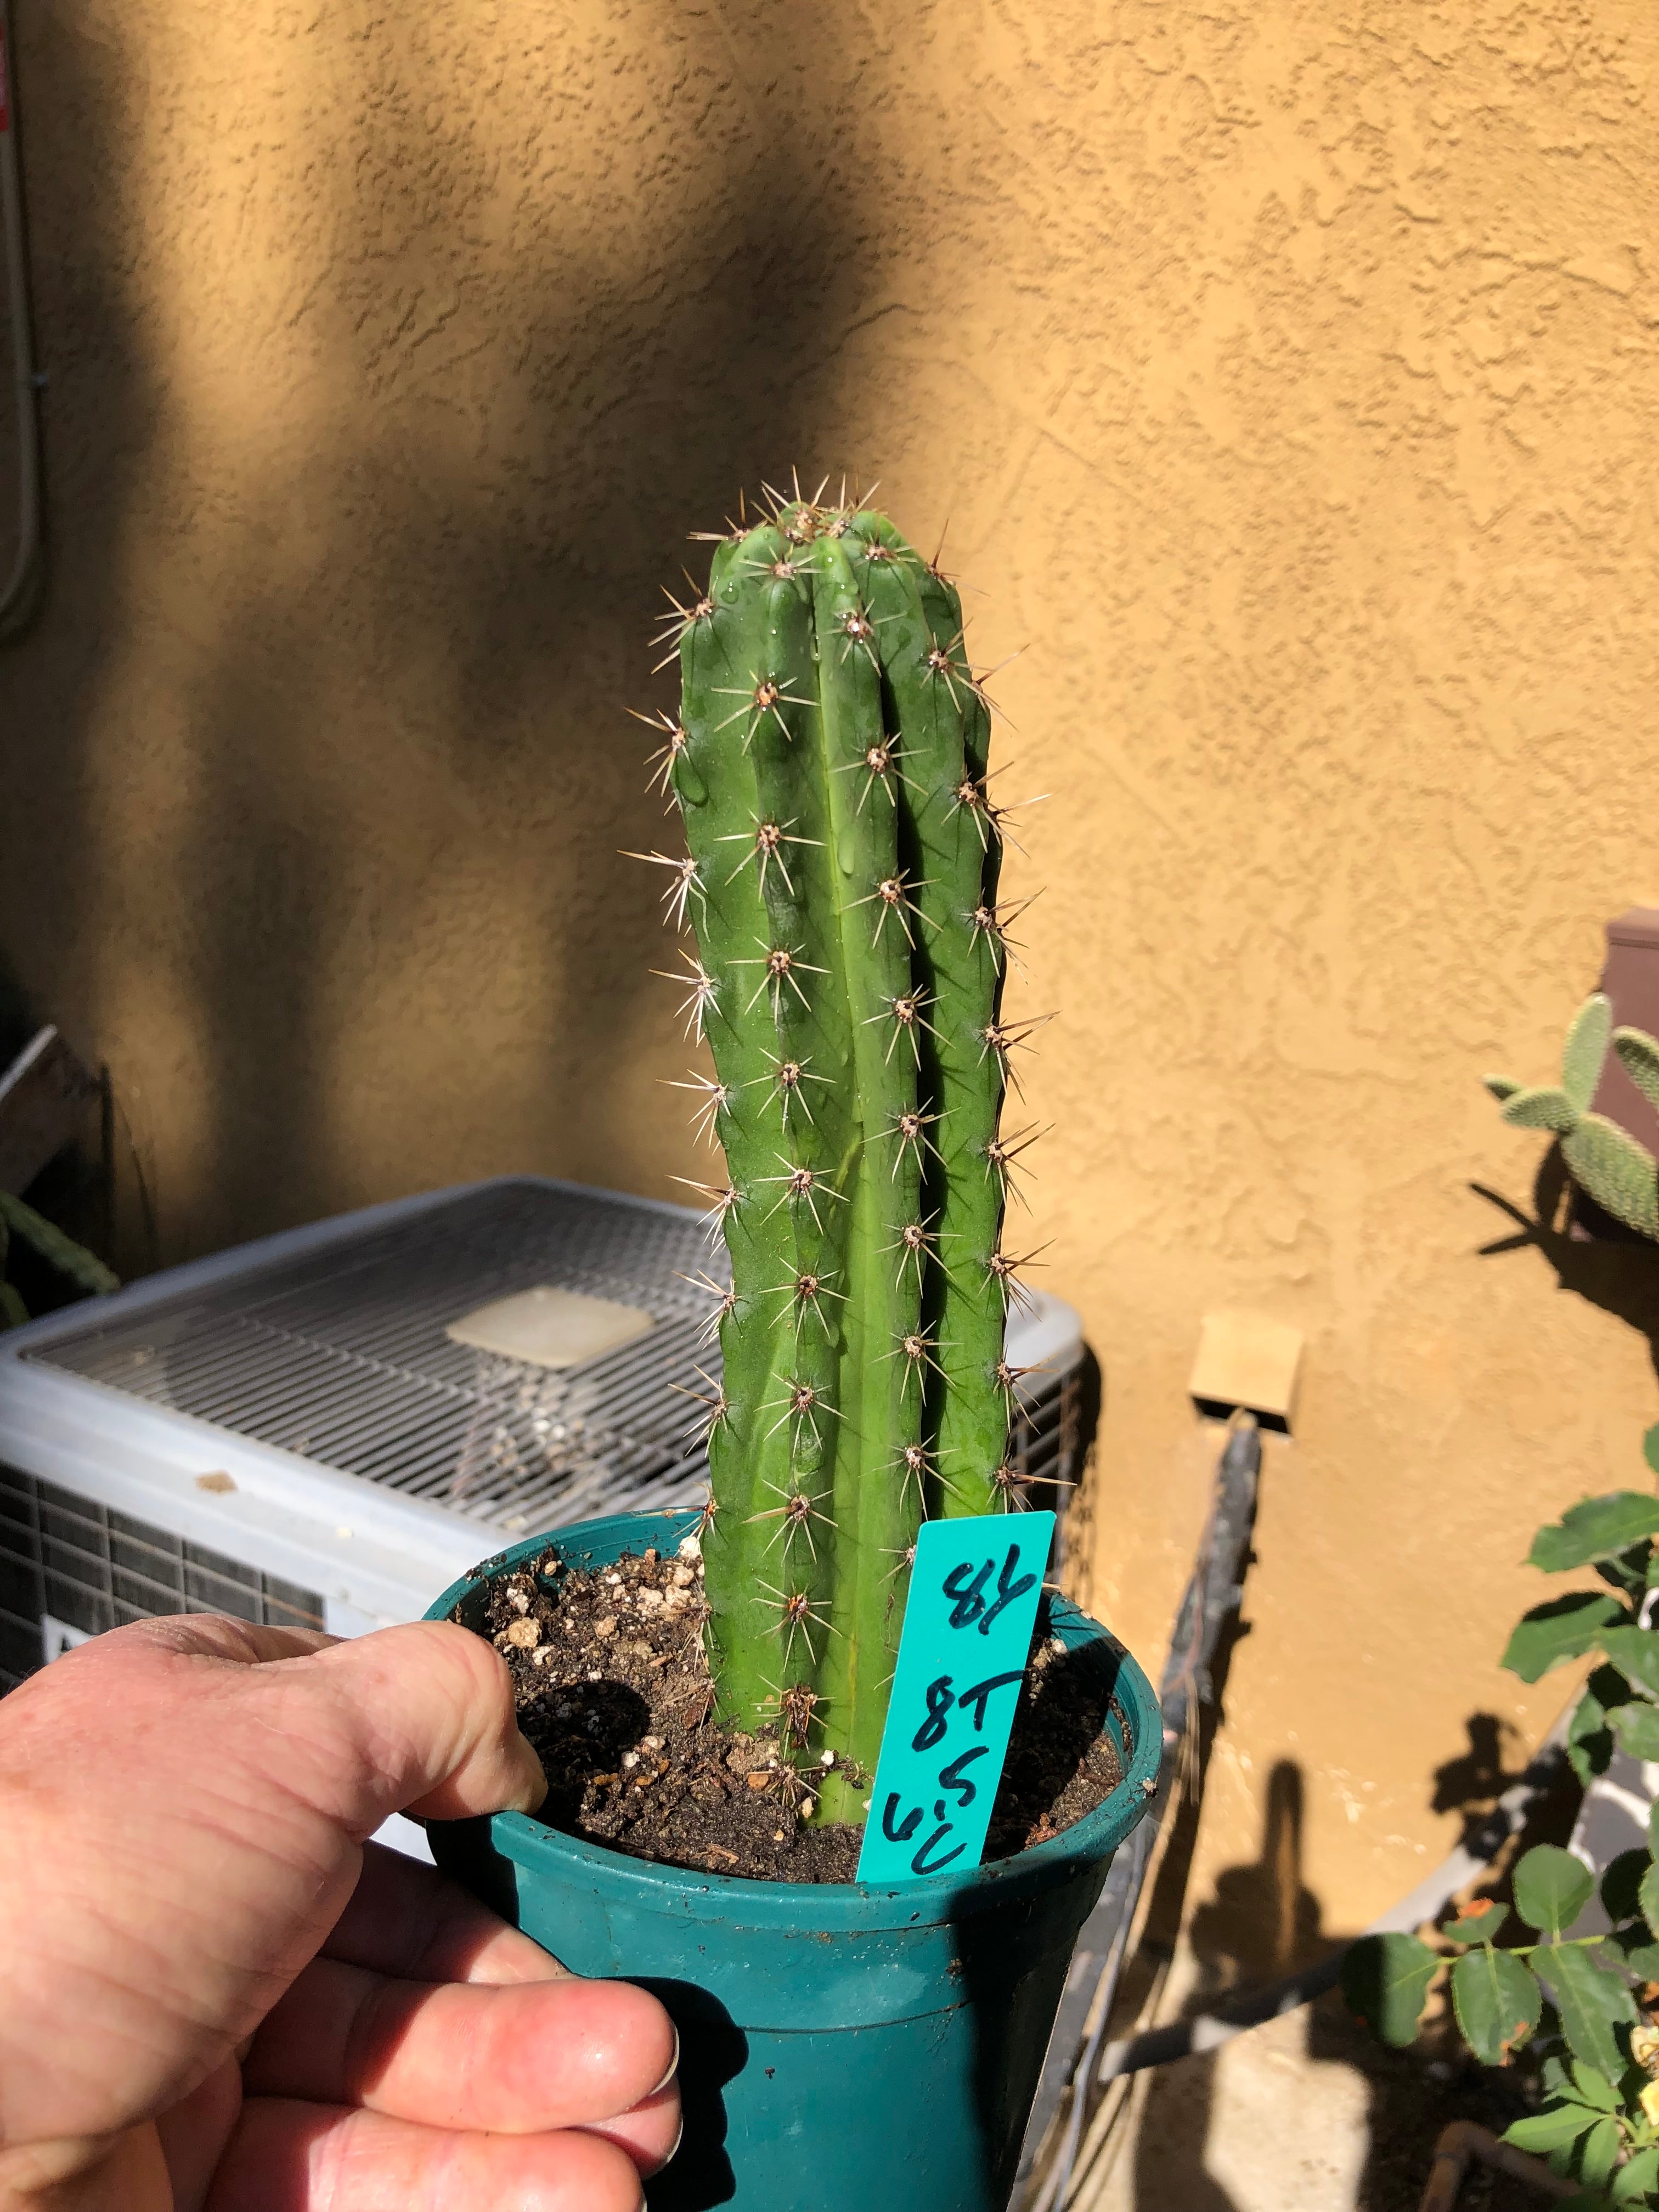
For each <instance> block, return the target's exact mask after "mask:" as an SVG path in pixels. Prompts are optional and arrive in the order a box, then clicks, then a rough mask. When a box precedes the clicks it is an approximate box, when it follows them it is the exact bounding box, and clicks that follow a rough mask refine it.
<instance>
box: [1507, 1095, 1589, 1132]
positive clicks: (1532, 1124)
mask: <svg viewBox="0 0 1659 2212" xmlns="http://www.w3.org/2000/svg"><path fill="white" fill-rule="evenodd" d="M1503 1115H1504V1120H1505V1121H1507V1122H1508V1123H1509V1124H1510V1127H1511V1128H1514V1129H1552V1130H1553V1131H1554V1133H1555V1134H1556V1135H1557V1136H1558V1137H1565V1135H1566V1134H1567V1133H1569V1131H1571V1130H1572V1129H1575V1128H1577V1126H1578V1115H1577V1113H1576V1112H1575V1110H1574V1109H1573V1104H1572V1101H1571V1099H1570V1098H1569V1097H1567V1094H1566V1092H1565V1091H1557V1090H1555V1089H1554V1088H1553V1086H1550V1085H1537V1086H1534V1087H1531V1088H1528V1090H1525V1091H1512V1092H1511V1093H1510V1096H1509V1097H1507V1098H1506V1099H1505V1100H1504V1106H1503Z"/></svg>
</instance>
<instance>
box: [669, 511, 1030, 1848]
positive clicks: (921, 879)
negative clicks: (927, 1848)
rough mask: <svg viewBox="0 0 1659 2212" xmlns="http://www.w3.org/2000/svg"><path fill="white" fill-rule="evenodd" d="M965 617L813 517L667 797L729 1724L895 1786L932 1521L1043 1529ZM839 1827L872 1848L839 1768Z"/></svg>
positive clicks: (829, 1798)
mask: <svg viewBox="0 0 1659 2212" xmlns="http://www.w3.org/2000/svg"><path fill="white" fill-rule="evenodd" d="M962 629H963V625H962V609H961V605H960V603H959V601H958V599H957V594H956V592H955V591H954V590H953V589H952V587H951V585H950V584H949V583H948V582H947V581H946V580H945V578H944V577H943V576H942V575H940V574H939V572H938V570H937V568H935V567H933V566H932V565H931V564H929V563H928V562H926V561H924V560H923V559H921V557H920V556H918V554H917V553H916V552H915V550H914V549H913V548H912V547H911V546H910V545H908V544H907V543H906V542H905V540H904V539H903V538H902V537H901V536H900V535H899V533H898V532H897V531H896V530H895V528H894V527H893V526H892V524H891V523H890V522H889V521H888V520H886V519H885V518H884V516H882V515H879V514H876V513H867V512H860V511H855V510H853V509H849V508H848V507H834V508H829V507H820V506H818V505H817V504H816V503H814V502H813V501H805V500H800V499H799V498H797V499H796V500H794V501H789V502H787V503H786V502H781V501H780V502H777V503H776V505H775V510H774V512H773V513H772V514H771V515H770V517H769V520H765V521H763V522H762V523H760V524H759V525H758V526H754V527H740V528H738V529H735V530H733V531H732V532H731V534H730V535H729V536H727V537H726V538H724V539H722V540H721V541H720V544H718V547H717V550H716V551H715V553H714V562H713V567H712V572H711V574H710V576H709V580H708V589H707V591H706V592H702V593H700V594H696V596H694V597H693V599H691V600H690V602H689V603H687V604H684V605H682V604H680V603H679V602H678V601H675V602H674V603H673V611H672V613H671V617H670V619H669V623H668V627H667V629H666V630H665V634H664V640H663V641H664V642H665V643H666V644H669V645H671V647H672V649H673V650H674V651H676V652H677V653H678V659H679V663H680V670H681V679H682V689H681V703H680V713H679V718H678V721H670V720H668V718H666V717H665V718H664V734H665V740H666V741H665V744H664V745H663V747H662V750H661V751H660V752H659V755H658V756H657V769H658V775H659V780H660V782H661V785H662V787H663V788H664V789H665V791H666V792H667V793H670V794H671V797H672V798H673V799H675V800H677V801H678V806H679V810H680V813H681V816H682V817H683V819H684V828H685V838H686V844H687V847H688V848H689V850H688V854H687V856H686V858H685V859H684V860H674V859H672V858H671V857H670V856H665V855H660V854H653V855H647V856H646V857H648V858H651V859H653V860H656V861H657V862H658V863H659V865H661V866H664V867H665V868H666V869H667V870H668V872H669V873H668V905H669V908H670V911H671V915H672V918H673V919H674V920H675V921H678V923H679V924H681V926H682V927H684V926H686V925H690V927H692V928H693V929H694V930H695V933H696V955H695V957H693V956H690V955H688V956H687V959H688V963H689V964H688V968H687V971H686V975H685V981H686V984H687V989H688V994H689V995H688V999H687V1004H686V1012H687V1014H688V1016H689V1018H690V1026H691V1027H692V1028H693V1029H695V1030H697V1031H698V1032H699V1033H700V1034H702V1036H705V1037H706V1038H707V1040H708V1045H709V1047H710V1048H711V1050H712V1053H713V1056H714V1071H715V1072H714V1079H712V1080H709V1079H704V1078H700V1077H693V1078H692V1079H691V1083H690V1087H691V1088H692V1089H693V1090H694V1091H696V1092H697V1093H698V1095H699V1100H700V1103H699V1108H698V1119H699V1121H700V1124H701V1127H702V1133H703V1134H704V1135H706V1136H707V1137H708V1138H709V1139H712V1140H714V1141H717V1142H718V1143H719V1145H720V1146H721V1147H722V1148H723V1150H724V1152H725V1157H726V1174H727V1185H726V1188H724V1189H721V1190H720V1191H718V1192H716V1193H714V1197H715V1200H716V1205H717V1210H718V1218H719V1221H720V1228H721V1231H722V1232H723V1235H724V1237H725V1241H726V1249H727V1251H728V1253H729V1255H730V1259H731V1286H730V1289H729V1291H726V1290H723V1289H721V1288H720V1286H716V1287H717V1292H718V1295H719V1304H718V1307H717V1310H716V1315H715V1322H716V1325H717V1327H718V1330H719V1336H720V1348H721V1358H722V1368H721V1375H720V1381H719V1383H718V1384H714V1385H711V1394H712V1395H711V1397H710V1400H709V1401H708V1403H709V1407H710V1413H711V1423H710V1432H709V1437H708V1458H709V1467H710V1471H711V1483H712V1497H711V1501H710V1506H709V1509H708V1521H707V1523H706V1527H705V1533H704V1536H703V1557H704V1562H705V1576H706V1591H707V1595H708V1603H709V1607H710V1621H709V1629H708V1638H709V1656H710V1660H711V1665H712V1670H713V1674H714V1682H715V1686H716V1696H717V1701H718V1702H717V1710H718V1712H719V1715H720V1718H721V1720H722V1721H723V1722H724V1723H726V1724H727V1725H732V1726H737V1727H739V1728H744V1729H752V1728H754V1727H755V1726H757V1725H758V1724H760V1723H762V1722H763V1721H766V1720H771V1721H773V1722H775V1723H777V1725H778V1727H779V1731H780V1735H781V1738H782V1740H783V1742H784V1745H785V1747H786V1748H787V1750H788V1751H789V1752H790V1753H792V1754H793V1755H796V1756H799V1755H801V1754H804V1753H809V1752H810V1753H811V1756H812V1757H813V1759H818V1758H819V1757H820V1756H821V1754H822V1753H823V1752H824V1751H829V1752H830V1753H835V1754H836V1755H837V1760H838V1761H839V1760H843V1759H844V1760H850V1761H851V1762H852V1763H853V1765H854V1770H855V1771H856V1770H857V1769H859V1768H863V1769H873V1767H874V1765H875V1761H876V1754H877V1752H878V1748H879V1746H880V1741H881V1732H882V1728H883V1724H884V1719H885V1715H886V1706H887V1698H888V1687H889V1683H890V1678H891V1675H892V1671H893V1666H894V1657H895V1653H896V1648H897V1638H898V1628H899V1625H900V1622H901V1620H902V1614H903V1599H904V1595H905V1589H906V1584H907V1578H908V1568H909V1562H910V1559H911V1557H912V1555H913V1551H914V1547H915V1540H916V1532H917V1529H918V1527H919V1526H920V1524H921V1521H922V1520H923V1519H924V1518H925V1517H927V1516H933V1515H952V1514H970V1513H986V1512H990V1511H994V1510H999V1509H1006V1508H1008V1507H1010V1506H1013V1505H1016V1504H1018V1503H1019V1502H1020V1500H1019V1496H1018V1477H1017V1476H1016V1475H1015V1474H1014V1473H1013V1471H1012V1469H1011V1468H1010V1467H1009V1465H1008V1456H1007V1442H1008V1431H1009V1423H1010V1416H1011V1413H1012V1406H1013V1401H1014V1396H1015V1392H1016V1389H1017V1385H1018V1376H1017V1375H1016V1374H1015V1373H1014V1372H1013V1371H1012V1370H1010V1368H1009V1367H1008V1365H1007V1364H1006V1360H1005V1358H1004V1356H1003V1334H1004V1325H1005V1322H1006V1313H1007V1308H1008V1304H1009V1302H1010V1300H1011V1299H1013V1298H1018V1297H1020V1296H1021V1295H1023V1293H1022V1291H1021V1288H1020V1285H1019V1284H1018V1280H1017V1279H1016V1277H1015V1274H1014V1268H1015V1267H1016V1266H1017V1265H1018V1262H1017V1261H1012V1260H1011V1259H1010V1258H1009V1257H1008V1256H1007V1255H1006V1254H1005V1253H1004V1252H1003V1250H1002V1249H1001V1242H1000V1238H1001V1226H1002V1216H1003V1208H1004V1201H1005V1197H1006V1188H1007V1182H1008V1177H1009V1175H1010V1172H1011V1170H1012V1168H1013V1166H1014V1164H1015V1158H1016V1154H1017V1151H1018V1148H1019V1146H1021V1145H1022V1144H1023V1142H1024V1137H1021V1138H1018V1139H1014V1140H1013V1141H1012V1142H1011V1143H1005V1142H1004V1141H1003V1140H1002V1139H1001V1138H1000V1115H1001V1109H1002V1102H1003V1096H1004V1091H1005V1089H1006V1083H1007V1079H1008V1062H1009V1057H1010V1054H1011V1053H1012V1051H1014V1050H1015V1049H1016V1048H1018V1045H1019V1044H1020V1043H1021V1042H1022V1041H1023V1039H1024V1036H1025V1035H1026V1034H1027V1031H1028V1028H1029V1025H1015V1026H1012V1027H1011V1026H1010V1025H1009V1024H1005V1023H1004V1022H1003V1020H1002V1018H1001V1013H1000V1002H1001V996H1002V986H1003V979H1004V975H1005V972H1006V963H1007V957H1008V954H1007V947H1006V942H1005V939H1004V923H1005V921H1006V915H1005V914H1004V913H1003V912H1002V911H1001V910H1000V908H999V906H998V903H997V879H998V872H999V867H1000V859H1001V849H1002V848H1001V837H1000V830H999V819H1000V810H999V809H998V808H997V807H996V806H995V805H993V803H992V802H991V800H990V799H989V797H988V796H987V786H986V766H987V746H988V740H989V720H990V718H989V713H988V709H987V705H986V702H985V699H984V696H983V694H982V691H981V687H980V685H979V684H978V683H977V682H976V681H975V678H974V677H973V675H972V673H971V672H970V671H969V666H968V664H967V661H966V659H964V657H963V651H962ZM820 1802H821V1808H822V1810H823V1811H824V1812H825V1813H826V1814H829V1815H830V1816H831V1817H839V1818H844V1819H854V1820H859V1819H861V1818H862V1817H863V1811H864V1808H863V1804H862V1801H861V1799H860V1796H859V1795H858V1792H857V1790H856V1788H855V1786H854V1782H853V1780H852V1779H851V1778H848V1776H847V1775H846V1774H844V1773H843V1772H842V1769H841V1766H840V1765H839V1764H837V1765H836V1767H835V1769H834V1770H833V1771H831V1772H830V1773H829V1775H828V1777H827V1778H826V1780H825V1783H824V1786H823V1795H822V1798H821V1801H820Z"/></svg>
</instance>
